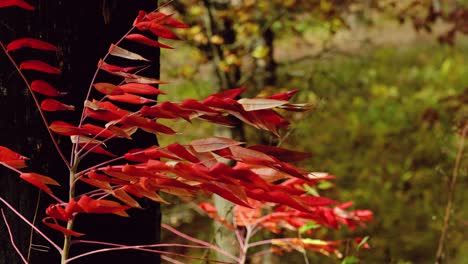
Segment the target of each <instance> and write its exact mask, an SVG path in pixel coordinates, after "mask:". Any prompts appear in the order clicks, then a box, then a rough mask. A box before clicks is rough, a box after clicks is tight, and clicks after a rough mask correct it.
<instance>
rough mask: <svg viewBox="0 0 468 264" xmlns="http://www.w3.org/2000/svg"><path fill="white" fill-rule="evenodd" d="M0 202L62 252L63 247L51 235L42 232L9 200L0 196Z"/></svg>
mask: <svg viewBox="0 0 468 264" xmlns="http://www.w3.org/2000/svg"><path fill="white" fill-rule="evenodd" d="M0 202H2V203H4V204H5V205H6V206H7V207H8V208H10V210H11V211H13V213H15V214H16V215H17V216H18V217H19V218H21V220H23V221H24V222H25V223H26V224H28V225H29V226H30V227H32V228H33V229H34V230H35V231H36V232H37V233H38V234H39V235H41V236H42V237H43V238H44V239H45V240H47V242H49V243H50V244H51V245H52V246H53V247H54V248H55V249H57V251H58V252H59V253H60V254H62V249H61V248H60V247H59V246H58V245H57V244H55V243H54V241H52V240H51V239H50V238H49V237H47V236H46V235H45V234H44V233H42V232H41V230H39V229H38V228H37V227H35V226H34V225H33V224H32V223H31V222H29V221H28V219H26V218H25V217H24V216H23V215H22V214H21V213H20V212H18V211H17V210H16V209H15V208H14V207H13V206H11V205H10V204H9V203H8V202H7V201H5V200H4V199H3V198H2V197H0Z"/></svg>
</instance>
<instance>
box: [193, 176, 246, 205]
mask: <svg viewBox="0 0 468 264" xmlns="http://www.w3.org/2000/svg"><path fill="white" fill-rule="evenodd" d="M200 187H201V188H202V189H205V190H207V191H210V192H212V193H215V194H217V195H219V196H221V197H223V198H224V199H226V200H228V201H231V202H233V203H235V204H238V205H242V206H245V207H249V208H251V206H250V205H249V204H248V202H247V196H246V195H245V191H244V190H243V189H242V188H241V187H240V186H236V185H232V184H231V185H228V184H222V183H216V182H213V183H202V184H201V185H200Z"/></svg>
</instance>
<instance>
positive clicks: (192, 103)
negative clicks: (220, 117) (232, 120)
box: [180, 98, 219, 114]
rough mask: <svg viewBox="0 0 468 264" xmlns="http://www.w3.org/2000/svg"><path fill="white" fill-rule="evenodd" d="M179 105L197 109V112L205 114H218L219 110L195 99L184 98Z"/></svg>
mask: <svg viewBox="0 0 468 264" xmlns="http://www.w3.org/2000/svg"><path fill="white" fill-rule="evenodd" d="M180 106H181V107H183V108H185V109H189V110H194V111H197V112H198V113H205V114H218V113H219V112H218V111H216V110H213V109H211V108H210V107H208V106H205V105H204V104H202V103H200V102H198V101H197V100H195V99H190V98H189V99H185V100H184V101H183V102H182V103H181V104H180Z"/></svg>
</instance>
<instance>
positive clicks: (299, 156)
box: [248, 145, 311, 162]
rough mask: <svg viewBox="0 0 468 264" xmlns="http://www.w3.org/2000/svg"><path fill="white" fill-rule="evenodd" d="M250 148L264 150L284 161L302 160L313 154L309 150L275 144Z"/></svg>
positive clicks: (251, 147)
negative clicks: (297, 149)
mask: <svg viewBox="0 0 468 264" xmlns="http://www.w3.org/2000/svg"><path fill="white" fill-rule="evenodd" d="M248 148H249V149H253V150H256V151H260V152H263V153H265V154H268V155H270V156H273V157H275V158H277V159H279V160H281V161H284V162H296V161H301V160H304V159H306V158H309V157H310V156H311V154H310V153H307V152H300V151H295V150H288V149H284V148H279V147H274V146H264V145H255V146H250V147H248Z"/></svg>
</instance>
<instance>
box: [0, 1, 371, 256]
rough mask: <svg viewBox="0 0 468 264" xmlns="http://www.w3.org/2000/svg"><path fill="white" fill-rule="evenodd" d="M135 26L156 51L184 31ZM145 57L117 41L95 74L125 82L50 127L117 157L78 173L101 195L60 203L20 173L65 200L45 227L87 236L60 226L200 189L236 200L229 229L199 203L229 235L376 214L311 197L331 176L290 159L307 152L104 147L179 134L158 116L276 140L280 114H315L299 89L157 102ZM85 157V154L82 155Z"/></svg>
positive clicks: (351, 222)
mask: <svg viewBox="0 0 468 264" xmlns="http://www.w3.org/2000/svg"><path fill="white" fill-rule="evenodd" d="M8 6H17V7H20V8H24V9H29V10H31V9H33V7H32V6H29V5H28V4H27V3H26V2H24V1H3V2H1V3H0V8H1V7H8ZM133 26H134V27H133V31H137V30H138V31H137V32H135V33H134V32H133V31H132V33H131V34H127V35H126V36H125V38H124V39H125V40H126V41H131V42H135V43H139V44H142V45H147V46H151V47H156V48H171V47H170V46H168V45H165V44H162V43H160V42H158V41H156V40H155V39H152V38H151V35H152V36H156V37H158V38H165V39H172V40H175V39H178V38H177V36H176V35H175V34H174V32H172V31H171V30H170V28H186V27H187V26H186V25H185V24H183V23H182V22H180V21H178V20H176V19H174V18H173V17H172V15H166V14H163V13H161V12H156V11H155V12H151V13H146V12H143V11H140V12H139V14H138V17H137V18H136V19H135V21H134V23H133ZM23 48H30V49H35V50H41V51H56V47H55V46H54V45H52V44H49V43H47V42H44V41H42V40H39V39H33V38H22V39H17V40H14V41H12V42H11V43H9V44H8V45H7V48H6V50H7V52H8V53H11V52H14V51H16V50H18V49H23ZM108 56H116V57H120V58H124V59H127V60H131V61H138V62H139V63H142V65H140V66H130V67H129V66H126V65H124V66H122V65H112V64H109V63H107V62H106V58H107V57H108ZM148 61H149V60H148V59H147V58H145V57H143V56H141V55H140V54H138V53H135V52H132V51H129V50H126V49H124V48H122V47H120V46H119V45H114V44H112V45H111V46H110V48H109V52H108V55H106V56H105V57H104V59H102V60H100V61H99V63H98V70H100V71H102V72H104V73H107V74H112V75H114V76H118V77H121V78H122V79H123V80H122V82H121V83H119V84H113V83H106V82H101V83H93V84H92V87H93V88H94V90H95V91H96V92H97V93H96V94H97V95H100V96H99V97H98V99H90V98H87V99H86V101H85V104H84V111H83V117H82V120H80V123H79V125H73V124H69V123H66V122H64V121H54V122H52V123H50V124H49V125H48V128H49V129H50V131H53V132H54V133H56V134H58V135H60V136H67V137H70V139H71V141H72V143H73V144H74V146H76V149H75V150H77V152H76V153H75V155H76V157H77V158H78V160H80V159H82V158H84V157H85V156H86V155H87V154H88V153H89V152H93V153H95V154H99V155H107V156H111V157H114V159H113V160H111V161H110V162H104V163H101V164H98V165H96V166H93V167H91V168H89V169H85V170H83V171H81V172H78V173H77V175H76V179H75V183H74V184H77V183H78V182H81V183H85V184H87V185H90V186H92V187H94V188H96V190H94V191H92V192H89V193H87V194H82V195H77V196H76V197H75V198H73V199H71V200H69V201H67V202H63V201H61V200H60V199H58V198H57V197H55V195H54V194H53V191H52V189H51V188H50V187H49V186H50V185H59V183H58V182H56V181H55V180H53V179H52V178H50V177H48V176H44V175H40V174H37V173H23V172H20V171H19V172H20V177H21V178H22V179H23V180H25V181H27V182H29V183H30V184H32V185H34V186H36V187H38V188H40V189H41V190H43V191H44V192H46V193H48V194H50V195H51V196H52V197H54V198H56V199H57V200H58V203H56V204H52V205H50V206H49V207H48V208H47V210H46V214H47V217H46V218H44V219H43V223H44V224H45V225H47V226H49V227H50V228H53V229H56V230H58V231H60V232H62V233H64V234H67V235H71V236H81V235H83V234H82V233H78V232H76V231H73V230H69V229H67V228H65V227H64V226H63V224H62V223H61V222H67V221H70V220H72V219H74V217H75V216H76V215H77V214H82V213H88V214H117V215H120V216H128V214H127V210H128V209H130V208H141V206H140V204H139V202H138V198H143V197H145V198H148V199H151V200H153V201H155V202H160V203H166V201H165V200H164V199H163V198H162V197H161V196H160V195H159V194H158V193H159V192H165V193H168V194H172V195H176V196H179V197H183V198H187V197H190V196H193V195H194V194H195V193H202V194H206V195H211V194H217V195H219V196H221V197H223V198H225V199H226V200H229V201H231V202H233V203H235V204H237V206H236V208H235V215H236V219H235V220H234V221H233V223H232V224H230V223H229V222H228V221H226V220H224V219H222V218H221V217H220V216H218V215H217V213H216V209H214V207H212V206H211V205H210V204H206V203H205V204H203V205H201V208H202V209H204V210H205V211H206V212H207V213H208V214H209V215H210V216H211V217H213V218H214V219H216V220H217V221H220V222H222V223H223V224H225V225H226V226H227V227H228V228H231V229H235V228H236V227H242V226H247V225H258V226H260V227H262V228H265V229H268V230H271V231H273V232H279V231H280V229H283V228H288V229H298V228H300V227H301V226H303V225H304V224H305V223H307V222H310V221H314V222H316V223H318V224H320V225H321V226H324V227H331V228H337V227H338V223H339V222H341V223H343V224H345V225H347V226H349V227H350V228H354V226H355V225H357V224H359V223H362V222H364V221H369V220H371V219H372V213H371V212H369V211H365V210H364V211H359V210H358V211H354V212H348V211H346V210H345V209H346V208H348V207H349V206H350V204H341V205H336V204H337V203H336V202H335V201H333V200H331V199H328V198H325V197H320V196H312V195H309V194H307V191H306V190H305V189H304V187H303V186H304V185H306V184H307V185H314V184H315V183H316V182H317V181H319V180H323V179H328V178H330V177H332V176H329V175H325V176H323V175H319V176H317V174H314V173H310V172H308V171H305V170H303V169H301V168H298V167H296V166H293V165H291V164H290V163H289V162H295V161H300V160H303V159H305V158H307V157H309V155H308V154H307V153H303V152H298V151H292V150H287V149H283V148H279V147H272V146H261V145H256V146H243V145H244V143H243V142H239V141H236V140H233V139H228V138H222V137H210V138H204V139H199V140H194V141H192V142H191V143H190V144H188V145H181V144H178V143H174V144H170V145H168V146H166V147H158V146H153V147H149V148H146V149H134V150H130V151H128V152H127V153H126V154H125V155H123V156H120V157H116V155H114V154H112V153H111V152H109V151H107V150H106V149H105V148H104V146H105V144H104V143H105V142H106V141H108V140H112V139H119V138H120V139H131V137H132V134H133V133H135V131H137V130H138V129H140V130H142V131H145V132H147V133H153V134H158V133H163V134H175V133H176V132H175V131H174V130H172V129H171V128H170V127H168V126H166V125H163V124H161V123H160V122H158V119H183V120H186V121H188V122H190V121H191V120H192V119H195V118H197V119H202V120H206V121H209V122H211V123H217V124H221V125H227V126H231V125H234V124H236V123H237V122H238V121H242V122H244V123H247V124H250V125H252V126H253V127H255V128H258V129H263V130H266V131H269V132H271V133H273V134H276V135H279V130H280V129H282V128H285V127H287V126H288V125H289V122H288V121H287V120H286V119H285V118H283V117H282V116H281V115H280V114H279V113H278V111H277V109H281V110H286V111H307V110H310V109H311V107H310V106H309V105H307V104H292V103H290V102H289V100H290V99H291V97H292V96H293V95H294V94H295V93H296V92H297V91H295V90H293V91H288V92H284V93H279V94H275V95H272V96H269V97H262V98H243V99H237V98H238V97H239V96H240V94H241V93H242V92H243V91H244V90H245V89H244V88H237V89H231V90H228V91H223V92H219V93H215V94H212V95H210V96H208V97H207V98H205V99H203V100H195V99H186V100H184V101H182V102H178V103H174V102H158V103H156V101H155V100H154V99H152V98H151V97H154V96H156V95H158V94H163V92H162V91H160V90H159V88H158V87H157V86H156V85H159V84H164V83H165V82H163V81H161V80H158V79H154V78H150V77H146V76H143V75H139V74H138V72H139V71H140V70H142V69H144V68H145V67H147V65H146V64H145V63H147V62H148ZM18 68H19V69H20V70H22V71H24V70H33V71H39V72H42V73H46V74H54V75H55V74H59V73H60V69H58V68H56V67H54V66H52V65H49V64H47V63H45V62H43V61H37V60H25V61H22V62H21V63H20V64H19V66H18ZM29 88H30V90H31V92H32V93H33V95H34V93H37V94H41V95H42V96H47V97H59V96H62V95H64V93H62V92H60V91H58V90H57V89H56V88H54V87H53V86H52V85H51V84H50V83H48V82H46V81H44V80H34V81H33V82H31V83H30V85H29ZM122 103H123V104H122ZM128 104H133V105H141V108H140V109H139V110H137V111H130V110H127V109H125V105H128ZM39 105H40V109H42V111H73V110H75V107H74V106H71V105H67V104H64V103H62V102H60V101H58V100H56V99H51V98H45V99H44V100H42V102H41V103H40V104H39ZM44 121H45V119H44ZM83 121H85V122H83ZM83 151H86V152H85V153H84V154H83ZM79 154H82V155H81V156H80V155H79ZM115 157H116V158H115ZM25 160H26V158H25V157H23V156H21V155H20V154H17V153H15V152H13V151H11V150H9V149H7V148H5V147H0V163H1V164H4V165H6V166H8V167H11V168H14V169H19V168H23V167H25V165H26V164H25ZM221 160H223V161H225V160H231V161H233V162H234V163H235V165H234V166H228V165H226V164H225V163H223V162H221ZM122 161H123V162H122ZM265 209H268V210H269V213H268V214H266V215H265V214H263V212H265ZM306 242H307V243H306ZM274 244H275V245H276V246H278V247H279V245H282V248H283V249H284V248H286V247H295V246H297V245H299V244H301V245H302V247H304V248H310V249H314V250H317V251H325V252H332V251H333V250H335V249H336V246H337V243H336V242H325V241H320V242H317V241H312V240H309V241H305V240H294V239H292V240H288V241H287V242H285V241H276V243H274ZM306 244H307V246H305V245H306Z"/></svg>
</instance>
